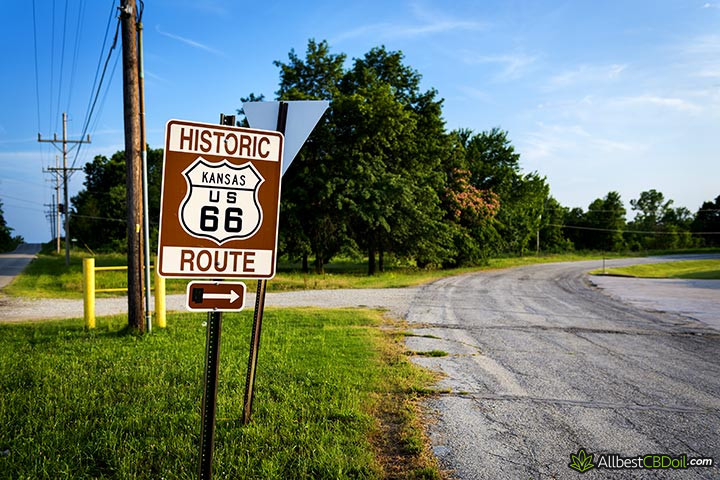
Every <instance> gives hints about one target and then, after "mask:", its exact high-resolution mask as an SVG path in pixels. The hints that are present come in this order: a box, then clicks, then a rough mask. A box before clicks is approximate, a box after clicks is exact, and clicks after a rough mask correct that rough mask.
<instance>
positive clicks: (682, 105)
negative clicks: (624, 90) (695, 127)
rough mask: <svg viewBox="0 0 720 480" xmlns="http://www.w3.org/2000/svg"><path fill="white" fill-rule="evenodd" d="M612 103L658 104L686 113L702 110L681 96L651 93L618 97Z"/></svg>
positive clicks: (624, 105) (620, 105)
mask: <svg viewBox="0 0 720 480" xmlns="http://www.w3.org/2000/svg"><path fill="white" fill-rule="evenodd" d="M612 103H613V104H614V105H615V106H617V107H620V108H624V107H632V106H641V107H642V106H658V107H664V108H669V109H673V110H678V111H681V112H686V113H698V112H700V111H701V110H702V108H701V107H700V106H699V105H696V104H694V103H692V102H689V101H687V100H684V99H682V98H676V97H659V96H657V95H651V94H644V95H637V96H634V97H619V98H616V99H614V100H612Z"/></svg>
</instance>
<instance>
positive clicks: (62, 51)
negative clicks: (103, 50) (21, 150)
mask: <svg viewBox="0 0 720 480" xmlns="http://www.w3.org/2000/svg"><path fill="white" fill-rule="evenodd" d="M67 12H68V0H65V15H64V16H63V34H62V46H61V47H60V82H59V85H58V94H57V108H58V110H60V97H61V96H62V83H63V70H64V69H65V32H66V31H67ZM55 130H57V119H56V120H55Z"/></svg>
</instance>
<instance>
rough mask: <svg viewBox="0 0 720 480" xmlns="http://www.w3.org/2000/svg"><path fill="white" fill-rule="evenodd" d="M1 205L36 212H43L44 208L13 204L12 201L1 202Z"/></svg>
mask: <svg viewBox="0 0 720 480" xmlns="http://www.w3.org/2000/svg"><path fill="white" fill-rule="evenodd" d="M3 207H13V208H24V209H25V210H35V211H36V212H45V209H43V208H33V207H27V206H25V205H15V204H13V203H3Z"/></svg>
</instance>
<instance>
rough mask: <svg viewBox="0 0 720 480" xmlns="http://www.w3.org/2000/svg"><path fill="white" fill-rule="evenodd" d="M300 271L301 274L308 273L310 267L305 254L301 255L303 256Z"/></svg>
mask: <svg viewBox="0 0 720 480" xmlns="http://www.w3.org/2000/svg"><path fill="white" fill-rule="evenodd" d="M302 271H303V273H308V272H310V267H308V254H307V253H303V256H302Z"/></svg>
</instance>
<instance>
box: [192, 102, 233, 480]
mask: <svg viewBox="0 0 720 480" xmlns="http://www.w3.org/2000/svg"><path fill="white" fill-rule="evenodd" d="M228 123H229V124H230V125H235V117H234V116H225V115H223V114H220V124H221V125H228ZM221 330H222V312H208V319H207V336H206V339H205V375H204V381H203V385H204V389H203V399H202V410H201V412H202V420H201V422H200V466H199V475H198V477H199V478H200V480H210V478H212V458H213V451H214V449H215V413H216V412H217V384H218V370H219V368H220V331H221Z"/></svg>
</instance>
